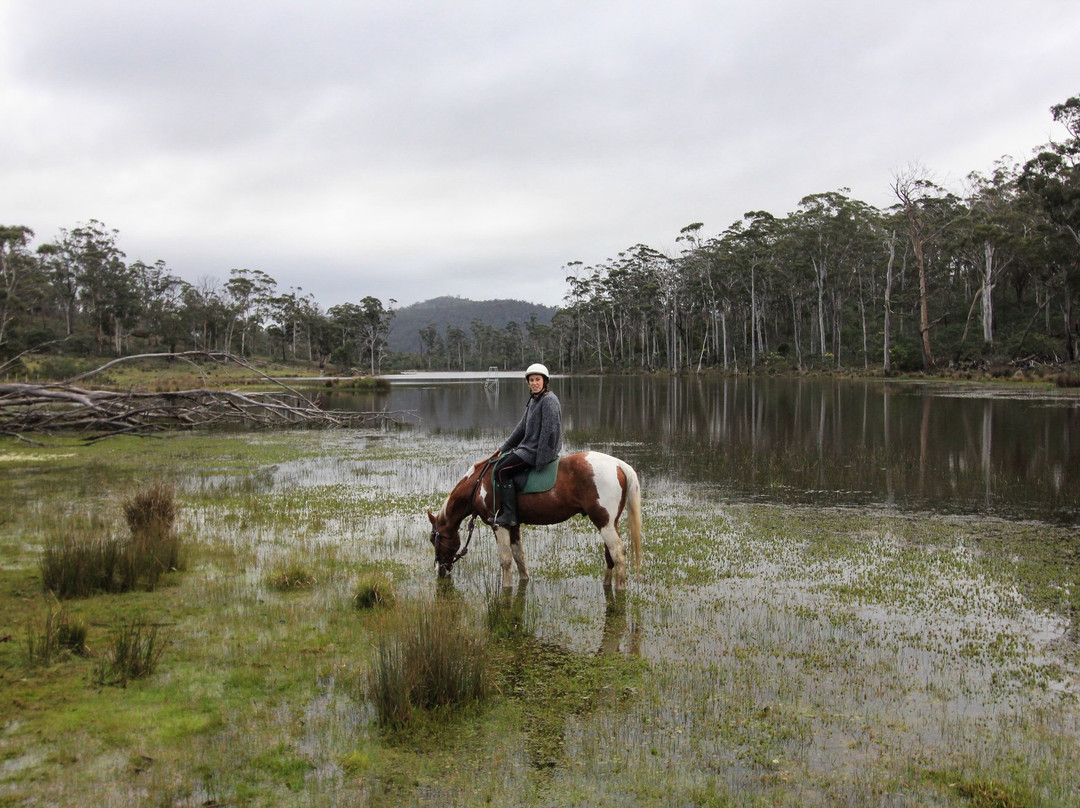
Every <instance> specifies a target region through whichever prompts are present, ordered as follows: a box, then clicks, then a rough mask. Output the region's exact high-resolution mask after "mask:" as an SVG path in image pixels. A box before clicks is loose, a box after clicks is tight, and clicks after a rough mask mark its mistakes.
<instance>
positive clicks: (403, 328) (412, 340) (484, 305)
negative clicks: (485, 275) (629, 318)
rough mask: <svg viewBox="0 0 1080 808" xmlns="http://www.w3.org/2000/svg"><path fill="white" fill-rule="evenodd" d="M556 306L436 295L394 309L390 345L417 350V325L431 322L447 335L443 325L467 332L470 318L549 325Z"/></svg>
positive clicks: (494, 325)
mask: <svg viewBox="0 0 1080 808" xmlns="http://www.w3.org/2000/svg"><path fill="white" fill-rule="evenodd" d="M556 311H557V309H556V308H555V307H554V306H542V305H540V304H538V303H527V302H525V301H524V300H466V299H465V298H460V297H436V298H432V299H431V300H425V301H422V302H420V303H413V304H412V305H411V306H405V307H404V308H400V309H394V321H393V324H392V325H391V328H390V339H389V342H390V349H391V350H393V351H402V352H404V353H419V352H420V329H421V328H426V327H427V326H429V325H431V324H432V323H434V324H435V327H436V328H438V329H439V333H440V334H442V335H443V336H444V337H445V336H446V327H447V326H448V325H449V326H457V327H458V328H460V329H462V330H463V331H465V332H466V333H469V327H470V326H471V325H472V322H473V320H480V321H481V322H483V323H486V324H487V325H490V326H491V327H492V328H496V329H501V328H505V327H506V325H507V324H508V323H511V322H515V323H518V324H519V325H521V326H524V325H525V324H526V323H528V322H529V318H530V317H532V316H533V315H535V316H536V322H538V323H540V324H541V325H550V324H551V318H552V316H553V315H554V314H555V312H556Z"/></svg>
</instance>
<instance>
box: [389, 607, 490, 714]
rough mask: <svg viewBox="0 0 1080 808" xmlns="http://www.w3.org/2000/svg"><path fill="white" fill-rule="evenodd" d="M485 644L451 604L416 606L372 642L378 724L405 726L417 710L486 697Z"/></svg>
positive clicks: (439, 709) (447, 707)
mask: <svg viewBox="0 0 1080 808" xmlns="http://www.w3.org/2000/svg"><path fill="white" fill-rule="evenodd" d="M490 679H491V676H490V673H489V662H488V656H487V649H486V647H485V646H484V644H483V643H482V642H481V641H480V640H479V638H478V637H477V636H476V635H475V634H474V633H473V632H471V631H470V630H469V629H468V627H467V626H465V625H464V624H463V623H462V620H461V618H460V617H459V616H458V615H457V614H456V613H455V612H454V611H453V610H452V608H451V606H448V605H445V604H441V603H434V604H431V605H428V606H427V607H425V608H422V609H420V610H418V611H417V612H416V613H415V614H414V615H412V616H411V617H410V618H409V619H407V620H406V621H405V623H404V624H403V625H402V626H401V628H400V629H399V630H398V631H397V632H396V633H394V634H392V635H390V636H384V637H383V638H382V639H381V640H380V641H379V642H377V644H376V650H375V659H374V664H373V665H372V670H371V674H370V681H369V688H368V690H369V696H370V698H371V700H372V701H373V702H374V704H375V712H376V716H377V719H378V723H379V725H380V726H382V727H384V728H390V729H400V728H403V727H405V726H406V725H407V724H408V723H409V722H410V721H411V720H412V719H413V716H414V714H415V711H416V710H423V711H426V712H428V713H436V714H437V713H445V712H450V711H453V710H455V709H457V708H460V707H464V706H466V705H468V704H471V703H473V702H476V701H478V700H481V699H483V698H484V697H486V696H487V694H488V692H489V691H490V687H491V685H490Z"/></svg>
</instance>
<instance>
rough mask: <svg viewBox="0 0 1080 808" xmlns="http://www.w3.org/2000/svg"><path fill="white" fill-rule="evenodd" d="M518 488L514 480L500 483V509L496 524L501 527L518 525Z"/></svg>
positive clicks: (496, 515) (496, 516)
mask: <svg viewBox="0 0 1080 808" xmlns="http://www.w3.org/2000/svg"><path fill="white" fill-rule="evenodd" d="M517 523H518V519H517V489H516V488H514V483H513V482H512V481H507V482H505V483H500V484H499V511H498V513H496V514H495V524H496V525H498V526H499V527H517Z"/></svg>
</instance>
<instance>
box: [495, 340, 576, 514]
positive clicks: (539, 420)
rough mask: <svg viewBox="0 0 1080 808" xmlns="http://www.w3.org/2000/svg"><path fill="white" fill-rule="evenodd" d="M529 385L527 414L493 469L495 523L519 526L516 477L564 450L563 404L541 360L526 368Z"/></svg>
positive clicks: (539, 465)
mask: <svg viewBox="0 0 1080 808" xmlns="http://www.w3.org/2000/svg"><path fill="white" fill-rule="evenodd" d="M525 381H526V382H527V383H528V385H529V400H528V402H527V403H526V405H525V413H524V414H523V415H522V416H521V420H520V421H519V422H518V425H517V426H516V427H514V431H513V432H511V433H510V437H509V438H507V439H506V441H505V442H504V443H503V445H502V446H501V447H499V455H500V456H499V459H498V460H497V461H495V465H494V467H493V468H492V483H493V485H494V487H495V493H496V495H497V496H498V497H499V503H500V504H499V506H498V510H497V511H496V513H495V524H496V525H499V526H500V527H516V526H517V524H518V518H517V489H516V488H515V487H514V478H515V477H516V476H518V475H519V474H522V473H523V472H527V471H529V470H531V469H534V468H535V469H540V468H543V467H544V466H546V465H547V464H548V463H550V462H551V461H553V460H555V459H556V458H558V456H559V452H561V451H562V405H561V404H560V403H559V399H558V397H557V396H556V395H555V394H554V393H552V392H551V391H550V390H549V389H548V384H549V382H550V374H549V373H548V369H547V367H545V366H544V365H542V364H540V363H539V362H536V363H533V364H531V365H529V367H528V368H527V369H526V371H525Z"/></svg>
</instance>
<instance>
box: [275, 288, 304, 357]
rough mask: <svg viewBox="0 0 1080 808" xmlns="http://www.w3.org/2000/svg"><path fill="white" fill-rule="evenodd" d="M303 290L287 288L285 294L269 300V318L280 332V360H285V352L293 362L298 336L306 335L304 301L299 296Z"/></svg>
mask: <svg viewBox="0 0 1080 808" xmlns="http://www.w3.org/2000/svg"><path fill="white" fill-rule="evenodd" d="M302 291H303V288H301V287H299V286H291V287H289V291H288V292H286V293H285V294H280V295H275V296H273V297H271V298H270V299H269V317H270V320H271V322H272V323H273V325H274V326H275V327H276V328H277V329H278V331H279V332H280V336H279V337H278V339H279V341H280V342H281V348H282V352H281V358H282V360H284V359H285V358H286V351H285V349H286V348H287V349H288V353H289V354H290V355H291V356H292V358H293V359H294V360H295V359H296V355H297V352H298V346H299V343H300V336H301V334H302V333H306V329H305V328H304V320H305V316H304V315H305V300H304V298H303V297H302V296H301V295H300V292H302ZM307 342H308V360H310V359H311V343H310V339H309V340H308V341H307Z"/></svg>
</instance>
